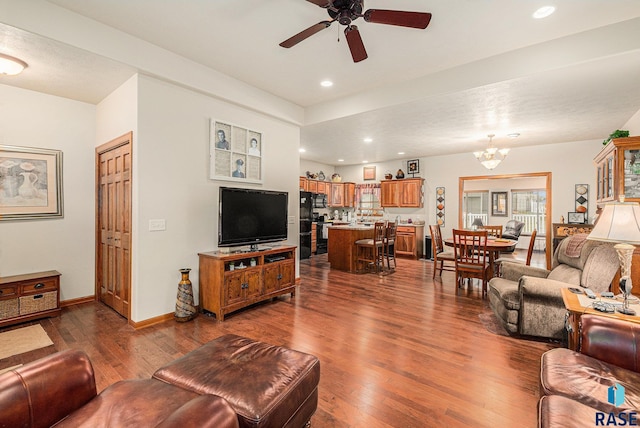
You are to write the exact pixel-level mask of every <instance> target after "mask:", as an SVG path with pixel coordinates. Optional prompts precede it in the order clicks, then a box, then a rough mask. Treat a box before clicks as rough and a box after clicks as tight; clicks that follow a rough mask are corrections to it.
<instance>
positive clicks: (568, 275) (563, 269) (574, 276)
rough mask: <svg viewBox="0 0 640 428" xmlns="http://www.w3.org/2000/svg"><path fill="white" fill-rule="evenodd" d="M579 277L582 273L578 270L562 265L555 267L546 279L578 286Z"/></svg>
mask: <svg viewBox="0 0 640 428" xmlns="http://www.w3.org/2000/svg"><path fill="white" fill-rule="evenodd" d="M581 276H582V271H581V270H580V269H576V268H574V267H571V266H569V265H565V264H563V265H559V266H556V268H555V269H553V270H552V271H551V272H550V273H549V276H548V277H547V278H548V279H553V280H555V281H560V282H566V283H567V284H572V285H580V277H581Z"/></svg>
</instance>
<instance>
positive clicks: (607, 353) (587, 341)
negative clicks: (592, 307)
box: [580, 314, 640, 372]
mask: <svg viewBox="0 0 640 428" xmlns="http://www.w3.org/2000/svg"><path fill="white" fill-rule="evenodd" d="M580 323H581V333H580V337H581V343H582V346H581V348H580V352H581V353H583V354H585V355H588V356H590V357H593V358H596V359H598V360H601V361H604V362H605V363H609V364H612V365H615V366H618V367H622V368H624V369H627V370H632V371H634V372H639V371H640V353H639V349H640V324H636V323H632V322H629V321H624V320H619V319H616V318H609V317H604V316H599V315H589V314H585V315H583V316H582V317H581V318H580Z"/></svg>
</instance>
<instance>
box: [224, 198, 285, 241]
mask: <svg viewBox="0 0 640 428" xmlns="http://www.w3.org/2000/svg"><path fill="white" fill-rule="evenodd" d="M219 201H220V202H219V211H218V212H219V218H218V246H219V247H231V246H241V245H251V248H252V249H253V250H257V249H258V244H262V243H266V242H276V241H284V240H286V239H287V218H288V209H289V194H288V193H287V192H279V191H273V190H257V189H239V188H233V187H220V199H219Z"/></svg>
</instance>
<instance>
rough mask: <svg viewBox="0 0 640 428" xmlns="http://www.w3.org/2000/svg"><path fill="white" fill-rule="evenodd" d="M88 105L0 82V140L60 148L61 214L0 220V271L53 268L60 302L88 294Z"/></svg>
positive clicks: (91, 197)
mask: <svg viewBox="0 0 640 428" xmlns="http://www.w3.org/2000/svg"><path fill="white" fill-rule="evenodd" d="M95 113H96V108H95V106H93V105H90V104H86V103H81V102H77V101H71V100H68V99H65V98H60V97H54V96H51V95H45V94H41V93H38V92H33V91H27V90H24V89H20V88H14V87H10V86H5V85H0V144H5V145H14V146H27V147H37V148H46V149H56V150H62V170H63V183H62V185H63V197H64V218H56V219H49V220H28V221H27V220H24V221H0V275H1V276H8V275H17V274H23V273H29V272H39V271H45V270H50V269H54V270H57V271H59V272H60V273H61V274H62V277H61V291H60V298H61V300H69V299H76V298H80V297H86V296H90V295H93V294H94V271H95V269H94V266H95V265H94V241H95V239H94V233H95V232H94V223H95V220H94V206H95V190H94V172H93V171H94V141H95V133H96V129H95Z"/></svg>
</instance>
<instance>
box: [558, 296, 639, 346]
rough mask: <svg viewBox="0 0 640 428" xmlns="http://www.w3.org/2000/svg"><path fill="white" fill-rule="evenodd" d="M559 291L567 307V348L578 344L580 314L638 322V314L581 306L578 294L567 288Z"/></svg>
mask: <svg viewBox="0 0 640 428" xmlns="http://www.w3.org/2000/svg"><path fill="white" fill-rule="evenodd" d="M576 288H577V287H576ZM561 292H562V300H563V301H564V306H565V307H566V308H567V326H569V327H570V328H571V331H569V332H568V333H569V334H568V337H569V343H568V347H569V349H572V350H574V351H577V350H578V346H579V345H580V317H581V316H582V314H595V315H600V316H603V317H610V318H618V319H621V320H625V321H629V322H634V323H638V324H640V316H637V315H633V316H632V315H625V314H621V313H620V312H618V311H616V312H600V311H596V310H595V309H593V308H591V307H584V306H582V305H581V304H580V300H579V299H578V295H577V294H575V293H572V292H571V291H570V290H569V289H568V288H563V289H562V290H561ZM594 301H595V300H594ZM617 303H622V302H617ZM638 314H640V312H638Z"/></svg>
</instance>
